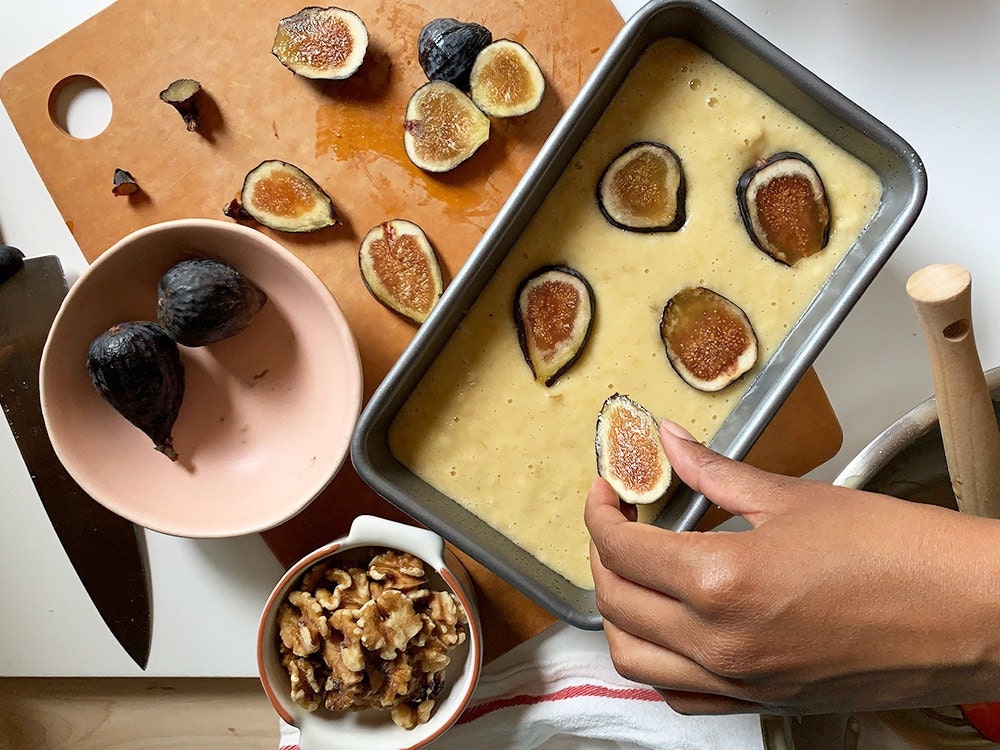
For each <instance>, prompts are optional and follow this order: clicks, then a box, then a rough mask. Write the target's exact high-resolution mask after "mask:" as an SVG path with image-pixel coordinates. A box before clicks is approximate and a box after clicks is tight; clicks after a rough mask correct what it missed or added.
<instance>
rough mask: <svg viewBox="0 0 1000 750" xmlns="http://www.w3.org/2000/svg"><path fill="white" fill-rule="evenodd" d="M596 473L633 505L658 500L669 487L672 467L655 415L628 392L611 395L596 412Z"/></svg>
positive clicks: (620, 496)
mask: <svg viewBox="0 0 1000 750" xmlns="http://www.w3.org/2000/svg"><path fill="white" fill-rule="evenodd" d="M595 448H596V450H597V474H598V476H602V477H604V478H605V479H606V480H608V483H609V484H610V485H611V486H612V488H614V491H615V492H616V493H618V497H619V498H621V499H622V500H624V501H625V502H626V503H632V504H633V505H646V504H648V503H652V502H656V501H657V500H659V499H660V498H661V497H663V495H664V494H666V492H667V490H668V489H669V488H670V482H671V480H672V478H673V470H672V468H671V466H670V461H669V460H668V459H667V454H666V453H665V452H664V450H663V443H662V442H660V430H659V426H658V425H657V422H656V419H654V418H653V415H652V414H651V413H650V412H649V410H648V409H647V408H646V407H644V406H643V405H642V404H640V403H638V402H636V401H633V400H632V399H631V398H629V397H628V396H625V395H623V394H620V393H615V394H614V395H612V396H609V397H608V399H607V400H606V401H605V402H604V405H603V406H602V407H601V412H600V414H599V415H598V416H597V435H596V438H595Z"/></svg>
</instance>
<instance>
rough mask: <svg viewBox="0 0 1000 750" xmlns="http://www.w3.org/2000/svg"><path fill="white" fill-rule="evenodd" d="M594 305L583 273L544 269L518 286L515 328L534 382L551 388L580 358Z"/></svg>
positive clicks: (532, 274) (589, 329) (539, 269)
mask: <svg viewBox="0 0 1000 750" xmlns="http://www.w3.org/2000/svg"><path fill="white" fill-rule="evenodd" d="M595 309H596V304H595V300H594V290H593V289H592V288H591V286H590V283H589V282H588V281H587V279H586V278H584V276H583V274H581V273H580V272H579V271H576V270H574V269H572V268H569V267H567V266H558V265H554V266H543V267H541V268H538V269H536V270H535V271H533V272H532V273H530V274H529V275H528V276H526V277H525V278H524V279H522V281H521V283H520V284H518V287H517V290H516V291H515V293H514V325H515V327H516V328H517V339H518V343H519V344H520V346H521V352H522V354H523V355H524V359H525V361H526V362H527V363H528V366H529V367H530V368H531V372H532V374H533V375H534V376H535V380H537V381H538V382H539V383H544V384H545V385H546V386H551V385H552V384H553V383H555V382H556V381H557V380H558V379H559V378H560V377H561V376H562V375H563V374H564V373H565V372H566V371H567V370H569V368H570V367H572V366H573V364H574V363H575V362H576V361H577V360H578V359H579V358H580V355H581V354H582V353H583V349H584V347H585V346H586V345H587V341H588V339H589V338H590V331H591V328H592V326H593V322H594V312H595Z"/></svg>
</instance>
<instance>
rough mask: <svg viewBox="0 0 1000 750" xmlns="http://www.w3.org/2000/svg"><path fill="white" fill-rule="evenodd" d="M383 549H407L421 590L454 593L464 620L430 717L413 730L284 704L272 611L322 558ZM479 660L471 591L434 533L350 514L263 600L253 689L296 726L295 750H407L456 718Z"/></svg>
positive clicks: (375, 717)
mask: <svg viewBox="0 0 1000 750" xmlns="http://www.w3.org/2000/svg"><path fill="white" fill-rule="evenodd" d="M383 548H388V549H394V550H401V551H403V552H409V553H410V554H412V555H415V556H416V557H419V558H420V559H421V560H423V561H424V570H425V572H426V573H427V582H428V586H429V587H430V588H431V589H434V590H438V591H451V592H452V593H453V594H455V596H456V597H457V598H458V600H459V601H460V602H461V603H462V607H463V608H464V609H465V612H466V615H467V616H468V620H469V624H468V627H467V629H466V632H467V636H466V639H465V642H464V643H462V644H461V645H459V646H457V647H455V648H454V649H452V650H451V651H449V652H448V655H449V656H450V657H451V663H450V664H449V665H448V666H447V667H446V671H445V681H444V685H443V687H442V689H441V692H440V693H438V695H437V696H436V697H435V707H434V712H433V713H432V714H431V716H430V720H429V721H428V722H427V723H426V724H420V725H418V726H416V727H414V728H413V729H403V728H401V727H398V726H396V725H395V724H394V723H393V721H392V718H391V716H390V713H389V711H387V710H377V709H364V710H360V711H329V710H326V709H325V708H323V707H322V706H321V707H320V708H318V709H317V710H316V711H307V710H306V709H304V708H302V707H301V706H299V705H298V704H297V703H295V701H293V700H292V699H291V682H290V680H289V677H288V672H287V670H286V669H285V668H284V667H283V666H282V665H281V655H280V653H279V651H278V624H277V613H278V608H279V607H280V606H281V604H282V603H283V602H284V601H285V600H286V599H287V597H288V594H289V592H291V591H292V588H293V586H296V585H298V584H299V583H300V581H301V580H302V576H303V574H304V573H305V572H306V570H308V569H309V568H311V567H312V566H313V565H315V564H317V563H319V562H322V561H328V562H332V563H334V564H336V563H337V561H338V560H341V559H347V560H349V561H350V562H353V563H356V561H357V559H370V558H371V555H372V552H373V551H375V550H380V549H383ZM359 556H360V557H359ZM482 659H483V635H482V626H481V625H480V622H479V613H478V610H477V608H476V600H475V593H474V589H473V587H472V581H471V579H470V578H469V575H468V573H467V572H466V570H465V568H464V567H463V566H462V564H461V562H460V561H459V560H458V558H457V557H456V556H455V555H454V554H452V553H451V552H450V551H449V550H448V549H447V548H446V547H445V544H444V540H443V539H442V538H441V537H440V536H438V535H437V534H435V533H434V532H432V531H428V530H427V529H421V528H417V527H415V526H408V525H406V524H401V523H396V522H395V521H389V520H387V519H385V518H378V517H376V516H358V518H356V519H355V520H354V523H353V524H352V525H351V530H350V532H348V534H347V536H345V537H343V538H341V539H338V540H337V541H335V542H331V543H330V544H328V545H326V546H325V547H320V548H319V549H318V550H316V551H315V552H312V553H310V554H308V555H306V556H305V557H303V558H302V559H301V560H299V561H298V562H297V563H295V565H293V566H292V567H291V568H289V570H288V572H287V573H285V575H284V576H282V578H281V580H280V581H278V583H277V585H276V586H275V587H274V590H273V591H272V592H271V595H270V597H268V600H267V603H266V604H265V605H264V610H263V612H262V613H261V617H260V627H259V628H258V631H257V666H258V670H259V672H260V681H261V684H262V685H263V686H264V691H265V692H266V693H267V697H268V698H269V699H270V701H271V704H272V705H273V706H274V709H275V711H277V713H278V715H279V716H280V717H281V718H282V719H284V720H285V721H286V722H288V723H289V724H292V725H293V726H295V727H297V728H298V729H299V731H300V733H301V737H300V739H299V745H300V746H301V747H302V750H322V749H323V748H338V750H415V748H422V747H424V746H426V745H428V744H430V743H431V742H433V741H434V740H436V739H437V738H438V737H440V736H441V735H442V734H443V733H444V732H445V731H446V730H447V729H448V728H449V727H451V725H452V724H454V723H455V722H456V721H457V720H458V718H459V716H461V714H462V711H463V710H464V709H465V707H466V705H467V704H468V702H469V699H470V698H471V697H472V694H473V692H474V691H475V688H476V683H477V682H478V681H479V673H480V669H481V667H482Z"/></svg>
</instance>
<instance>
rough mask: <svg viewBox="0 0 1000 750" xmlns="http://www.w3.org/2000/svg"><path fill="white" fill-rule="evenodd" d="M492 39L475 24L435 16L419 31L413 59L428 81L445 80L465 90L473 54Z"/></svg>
mask: <svg viewBox="0 0 1000 750" xmlns="http://www.w3.org/2000/svg"><path fill="white" fill-rule="evenodd" d="M492 41H493V34H492V33H491V32H490V30H489V29H487V28H486V27H485V26H481V25H480V24H478V23H463V22H462V21H457V20H455V19H454V18H435V19H434V20H433V21H430V22H429V23H427V24H426V25H425V26H424V27H423V28H422V29H421V30H420V36H419V38H418V39H417V60H418V61H419V62H420V67H421V68H423V71H424V73H425V74H426V75H427V80H428V81H446V82H447V83H450V84H452V85H454V86H457V87H458V88H459V89H461V90H462V91H468V90H469V74H470V73H471V72H472V65H473V63H475V61H476V55H478V54H479V53H480V52H481V51H482V50H483V48H484V47H486V45H488V44H489V43H490V42H492Z"/></svg>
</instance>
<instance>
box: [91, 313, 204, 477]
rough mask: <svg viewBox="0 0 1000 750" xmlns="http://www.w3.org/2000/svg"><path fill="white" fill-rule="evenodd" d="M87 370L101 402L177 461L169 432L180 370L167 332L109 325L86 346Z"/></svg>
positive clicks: (151, 326) (143, 324)
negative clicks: (114, 410) (109, 406)
mask: <svg viewBox="0 0 1000 750" xmlns="http://www.w3.org/2000/svg"><path fill="white" fill-rule="evenodd" d="M87 370H88V371H89V372H90V379H91V380H92V381H93V383H94V387H95V388H96V389H97V392H98V393H100V394H101V396H102V397H103V398H104V400H105V401H107V402H108V403H109V404H111V405H112V406H113V407H114V408H115V409H116V410H117V411H118V413H119V414H121V415H122V416H123V417H125V419H127V420H128V421H129V422H131V423H132V424H134V425H135V426H136V427H138V428H139V429H140V430H142V431H143V432H145V433H146V434H147V435H148V436H149V437H150V439H151V440H152V441H153V444H154V445H155V446H156V450H158V451H160V452H161V453H163V454H164V455H165V456H167V458H169V459H170V460H171V461H176V460H177V453H176V452H175V451H174V442H173V438H172V437H171V431H172V430H173V427H174V422H175V421H176V420H177V414H178V412H179V411H180V408H181V399H182V398H183V397H184V365H183V364H182V363H181V357H180V352H179V351H178V349H177V344H176V343H175V342H174V340H173V339H171V338H170V337H169V336H168V335H167V333H166V331H164V330H163V328H161V327H160V326H158V325H157V324H156V323H151V322H148V321H139V322H135V321H128V322H124V323H118V324H116V325H113V326H111V328H109V329H108V330H107V331H105V332H104V333H102V334H101V335H100V336H98V337H97V338H95V339H94V340H93V342H91V344H90V350H89V351H88V352H87Z"/></svg>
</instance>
